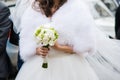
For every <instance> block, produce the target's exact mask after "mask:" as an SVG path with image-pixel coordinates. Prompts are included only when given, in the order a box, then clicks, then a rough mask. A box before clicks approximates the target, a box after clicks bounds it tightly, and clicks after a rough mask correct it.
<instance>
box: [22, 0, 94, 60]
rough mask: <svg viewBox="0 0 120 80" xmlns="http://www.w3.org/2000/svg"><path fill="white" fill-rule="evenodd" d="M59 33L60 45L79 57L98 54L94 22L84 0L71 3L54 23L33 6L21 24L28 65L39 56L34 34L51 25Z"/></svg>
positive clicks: (60, 12)
mask: <svg viewBox="0 0 120 80" xmlns="http://www.w3.org/2000/svg"><path fill="white" fill-rule="evenodd" d="M50 22H51V25H52V26H53V27H54V28H55V29H56V30H57V31H58V33H59V40H58V42H59V43H60V44H64V45H65V44H68V45H71V46H73V49H74V51H75V52H76V53H77V54H88V53H90V54H92V53H94V51H95V39H94V35H93V34H94V33H93V32H94V31H93V30H94V29H93V27H94V25H95V24H94V21H93V19H92V16H91V14H90V12H89V10H88V8H87V6H86V5H85V4H84V3H83V2H82V1H81V0H68V1H67V2H66V3H65V4H64V5H63V6H62V7H61V8H60V9H59V10H58V11H57V12H56V13H55V14H54V15H53V16H52V18H51V19H49V18H47V17H45V16H44V15H42V14H41V13H40V12H37V11H35V10H34V9H32V7H31V6H29V8H28V9H27V10H26V11H25V13H24V14H23V17H22V21H21V24H20V55H21V57H22V59H23V60H24V61H26V60H28V59H29V58H30V57H31V56H34V55H35V53H36V47H37V45H36V42H35V40H34V36H33V33H34V31H35V29H36V28H37V27H39V26H40V25H41V24H46V23H50Z"/></svg>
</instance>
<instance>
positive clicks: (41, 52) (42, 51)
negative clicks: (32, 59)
mask: <svg viewBox="0 0 120 80" xmlns="http://www.w3.org/2000/svg"><path fill="white" fill-rule="evenodd" d="M48 51H49V49H48V48H44V47H38V48H36V54H37V55H42V56H46V55H47V54H48Z"/></svg>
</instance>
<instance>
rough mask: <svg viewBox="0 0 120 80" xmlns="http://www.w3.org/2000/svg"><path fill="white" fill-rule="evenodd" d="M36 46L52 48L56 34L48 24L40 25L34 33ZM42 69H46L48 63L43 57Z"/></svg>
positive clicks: (56, 37)
mask: <svg viewBox="0 0 120 80" xmlns="http://www.w3.org/2000/svg"><path fill="white" fill-rule="evenodd" d="M34 36H35V38H36V41H37V44H41V45H42V46H43V47H46V48H49V46H53V45H54V44H55V42H56V40H57V39H58V32H57V31H56V30H55V29H54V28H53V27H51V25H50V24H45V25H41V26H40V27H39V28H37V29H36V30H35V32H34ZM43 59H44V60H43V64H42V67H43V68H48V62H47V59H46V57H43Z"/></svg>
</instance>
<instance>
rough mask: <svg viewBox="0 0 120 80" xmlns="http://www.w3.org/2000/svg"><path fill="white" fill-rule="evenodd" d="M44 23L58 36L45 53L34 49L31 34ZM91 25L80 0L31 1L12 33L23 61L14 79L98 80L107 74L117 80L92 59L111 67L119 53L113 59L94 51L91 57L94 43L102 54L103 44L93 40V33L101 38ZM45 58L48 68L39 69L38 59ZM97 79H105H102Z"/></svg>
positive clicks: (39, 61) (34, 43) (43, 50)
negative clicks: (110, 63)
mask: <svg viewBox="0 0 120 80" xmlns="http://www.w3.org/2000/svg"><path fill="white" fill-rule="evenodd" d="M46 23H50V24H51V26H52V27H54V28H55V29H56V30H57V31H58V33H59V39H58V41H57V42H56V43H55V45H54V46H52V47H50V49H49V50H48V48H43V47H42V46H38V45H37V44H36V42H35V40H34V35H33V34H34V31H35V29H36V28H37V27H39V26H40V25H42V24H46ZM94 26H95V24H94V21H93V19H92V16H91V15H90V12H89V10H88V8H87V7H86V5H85V4H84V2H82V1H81V0H35V1H34V0H33V1H32V4H31V5H30V6H29V7H28V8H27V9H26V11H25V12H24V14H23V15H22V18H21V23H20V26H19V27H17V28H16V32H18V33H20V34H19V37H20V40H19V45H20V56H21V58H22V60H23V61H24V64H23V66H22V68H21V70H20V71H19V73H18V75H17V77H16V80H98V77H103V76H106V74H108V73H111V74H110V75H109V74H108V75H109V77H111V75H113V76H114V75H115V77H116V79H113V78H112V79H111V80H117V79H119V77H120V75H119V74H116V73H115V74H114V71H113V72H112V70H110V69H107V68H106V67H105V68H104V65H100V64H99V62H97V58H96V56H97V57H99V55H100V54H101V55H104V57H105V58H107V59H109V60H111V61H113V62H115V63H114V65H118V64H119V62H118V61H117V60H119V58H118V57H119V54H117V53H115V54H116V58H115V57H114V58H115V59H112V58H111V57H107V56H106V55H107V54H103V53H100V54H99V53H98V52H97V53H96V54H95V57H94V55H93V54H94V53H95V50H96V46H95V42H96V43H97V45H100V47H98V48H99V49H100V50H99V51H101V52H102V50H103V49H104V47H102V44H100V43H99V42H103V41H100V40H102V39H101V38H103V37H104V36H100V37H97V40H96V39H95V37H96V36H95V35H94V34H98V35H101V32H99V30H98V31H97V29H96V28H95V27H94ZM99 33H100V34H99ZM103 35H104V34H103ZM99 39H100V40H99ZM105 40H106V36H105ZM108 41H109V40H108ZM108 41H107V40H106V42H108ZM98 43H99V44H98ZM103 45H105V44H103ZM116 52H117V51H116ZM46 55H47V56H48V57H47V61H48V68H47V69H44V68H42V67H41V66H42V63H43V58H42V56H46ZM92 55H93V56H92ZM110 55H114V54H110ZM117 55H118V56H117ZM98 59H100V60H101V59H103V57H102V58H101V56H100V57H99V58H98ZM94 60H95V61H94ZM88 62H89V63H90V64H89V63H88ZM96 62H97V63H96ZM113 62H112V63H113ZM99 65H100V66H99ZM91 66H92V67H91ZM106 66H107V65H106ZM110 66H111V65H110ZM107 67H109V65H108V66H107ZM115 68H116V66H115ZM97 69H98V70H97ZM106 69H107V70H106ZM116 69H117V68H116ZM94 70H95V72H94ZM100 70H101V71H102V72H101V73H100ZM105 71H111V72H105ZM118 71H119V70H118ZM104 73H105V75H104ZM97 76H98V77H97ZM100 79H101V80H108V79H105V78H104V77H103V78H100ZM109 80H110V79H109Z"/></svg>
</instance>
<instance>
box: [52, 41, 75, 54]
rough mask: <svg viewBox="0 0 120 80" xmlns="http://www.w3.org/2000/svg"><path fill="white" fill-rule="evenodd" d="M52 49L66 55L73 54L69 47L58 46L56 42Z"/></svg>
mask: <svg viewBox="0 0 120 80" xmlns="http://www.w3.org/2000/svg"><path fill="white" fill-rule="evenodd" d="M53 48H55V49H57V50H60V51H64V52H66V53H74V51H73V48H72V47H71V46H68V45H60V44H58V42H56V43H55V44H54V46H53Z"/></svg>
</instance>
